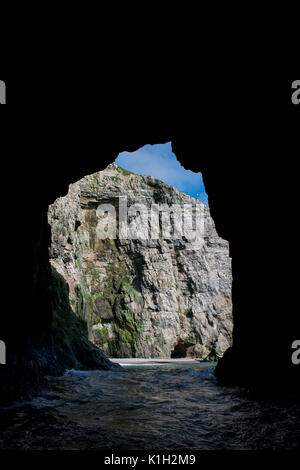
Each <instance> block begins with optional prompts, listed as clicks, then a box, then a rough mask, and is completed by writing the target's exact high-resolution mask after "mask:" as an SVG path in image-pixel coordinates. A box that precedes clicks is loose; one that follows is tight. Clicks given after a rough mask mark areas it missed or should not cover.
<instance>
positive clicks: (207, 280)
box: [48, 164, 233, 360]
mask: <svg viewBox="0 0 300 470" xmlns="http://www.w3.org/2000/svg"><path fill="white" fill-rule="evenodd" d="M120 197H121V198H124V197H126V198H127V204H128V207H132V206H133V205H134V204H140V203H143V204H144V206H145V207H147V208H149V210H150V207H151V205H152V204H153V203H155V204H159V205H164V204H165V205H166V206H171V205H174V204H175V205H177V206H181V207H183V205H184V204H193V206H194V207H195V208H199V210H200V213H201V217H202V221H203V226H204V237H203V236H202V235H203V234H199V236H198V235H197V236H196V237H195V238H194V239H189V238H186V237H185V236H182V237H181V238H175V237H173V238H172V236H170V237H164V236H163V234H161V233H160V234H159V236H158V237H157V238H155V237H154V238H151V236H149V233H150V232H149V224H147V223H146V224H140V233H142V234H143V231H144V235H145V236H144V237H143V236H142V237H139V238H137V239H132V238H120V237H119V236H118V235H120V233H119V234H118V228H117V236H116V238H106V239H103V238H102V239H101V238H99V236H98V235H99V230H98V228H99V222H101V218H102V217H101V215H100V216H99V212H98V211H97V209H98V207H99V205H101V204H110V205H112V206H113V207H115V210H116V215H117V216H118V215H119V207H120V206H119V205H120ZM140 215H141V214H140ZM48 220H49V224H50V225H51V231H52V243H51V248H50V260H51V264H52V266H53V267H54V268H55V269H56V271H57V272H58V273H59V274H60V275H61V276H62V277H63V278H64V280H65V281H66V283H67V284H68V286H69V299H70V305H71V307H72V310H73V312H74V313H75V315H76V316H77V317H78V318H79V319H81V320H83V321H84V322H85V323H86V324H87V330H88V337H89V339H90V340H91V341H92V342H93V343H94V344H95V345H96V346H98V347H99V348H100V349H102V350H103V351H104V352H105V353H106V354H107V355H108V356H109V357H161V358H164V357H180V356H181V357H182V356H191V357H197V358H200V359H202V360H205V359H216V358H218V357H221V356H222V355H223V353H224V351H225V350H226V349H227V348H228V347H229V346H230V345H231V335H232V327H233V325H232V304H231V283H232V278H231V259H230V258H229V249H228V243H227V242H226V241H225V240H223V239H221V238H220V237H219V236H218V234H217V233H216V230H215V226H214V222H213V220H212V218H211V216H210V212H209V208H208V207H207V206H206V205H204V204H203V203H202V202H200V201H198V200H195V199H193V198H191V197H190V196H187V195H186V194H183V193H180V192H179V191H178V190H177V189H175V188H173V187H170V186H169V185H167V184H166V183H163V182H162V181H159V180H156V179H155V178H153V177H151V176H143V175H136V174H133V173H131V172H128V171H126V170H123V169H122V168H120V167H118V166H117V165H115V164H111V165H109V167H107V169H106V170H104V171H101V172H98V173H95V174H92V175H89V176H86V177H85V178H83V179H81V180H80V181H78V182H77V183H74V184H72V185H70V186H69V192H68V194H67V195H66V196H65V197H61V198H59V199H57V200H56V201H55V203H54V204H52V205H51V206H50V207H49V213H48ZM128 220H129V222H130V223H134V217H131V218H130V217H129V219H128ZM136 220H137V219H136ZM140 220H141V219H140ZM160 220H161V219H160ZM170 220H171V227H172V228H173V229H174V220H173V219H172V217H171V219H170ZM172 220H173V222H172ZM150 235H151V234H150ZM200 235H201V236H200Z"/></svg>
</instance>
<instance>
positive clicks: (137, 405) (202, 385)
mask: <svg viewBox="0 0 300 470" xmlns="http://www.w3.org/2000/svg"><path fill="white" fill-rule="evenodd" d="M213 366H214V364H209V363H207V364H203V363H201V364H200V363H199V364H190V365H187V364H180V365H178V364H176V365H174V366H171V365H168V364H163V365H159V366H158V365H153V366H149V365H147V366H137V367H123V368H122V369H120V370H112V371H89V372H83V371H74V370H73V371H67V373H66V374H65V375H64V376H62V377H49V378H48V385H47V387H45V388H44V389H43V390H42V392H41V393H40V394H39V395H37V396H36V397H34V398H33V399H32V400H30V401H27V402H24V403H21V404H15V405H14V406H12V407H9V408H6V409H2V410H0V429H1V432H0V436H1V437H0V449H15V450H17V449H20V450H46V449H47V450H107V449H113V450H141V449H142V450H151V449H156V450H158V449H161V450H168V449H170V450H180V449H186V450H187V449H189V450H259V449H295V448H297V447H299V443H300V409H299V405H296V404H294V405H288V406H286V405H285V406H283V405H279V404H276V403H271V402H269V401H258V400H253V399H250V398H249V397H248V396H247V393H246V391H245V390H242V389H238V388H227V387H222V386H219V385H217V382H216V378H215V376H214V373H213Z"/></svg>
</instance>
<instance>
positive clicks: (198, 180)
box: [115, 142, 208, 205]
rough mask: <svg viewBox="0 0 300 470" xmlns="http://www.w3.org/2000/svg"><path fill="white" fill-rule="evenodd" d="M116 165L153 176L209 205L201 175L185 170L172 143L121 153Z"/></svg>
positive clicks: (146, 146) (147, 146)
mask: <svg viewBox="0 0 300 470" xmlns="http://www.w3.org/2000/svg"><path fill="white" fill-rule="evenodd" d="M115 162H116V164H117V165H119V166H121V167H122V168H125V169H126V170H129V171H133V172H134V173H137V174H140V175H151V176H154V177H155V178H157V179H160V180H162V181H165V182H166V183H168V184H169V185H171V186H175V188H177V189H178V190H179V191H182V192H183V193H186V194H189V195H190V196H193V197H194V198H196V199H200V201H202V202H204V203H205V204H206V205H208V199H207V194H206V192H205V188H204V184H203V179H202V175H201V173H194V172H193V171H191V170H185V169H184V168H183V166H181V164H180V163H179V161H178V160H177V158H176V155H175V154H174V153H173V152H172V146H171V142H168V143H166V144H156V145H145V146H144V147H142V148H140V149H138V150H136V151H135V152H121V153H120V154H119V155H118V157H117V158H116V160H115Z"/></svg>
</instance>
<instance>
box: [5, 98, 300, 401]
mask: <svg viewBox="0 0 300 470" xmlns="http://www.w3.org/2000/svg"><path fill="white" fill-rule="evenodd" d="M263 100H264V95H259V96H257V97H256V98H255V100H253V104H252V108H251V109H252V110H253V113H254V111H255V110H256V109H258V105H259V103H260V104H261V103H262V102H263ZM227 104H229V103H227ZM268 104H270V103H268ZM172 113H173V109H172V108H171V109H169V110H168V112H167V113H165V114H163V115H162V116H160V119H159V122H157V120H156V121H155V122H153V121H151V122H150V121H149V120H148V121H146V120H145V121H144V122H143V129H144V132H140V131H137V132H134V131H132V129H134V128H135V126H138V125H137V123H135V125H134V124H131V125H127V130H128V129H130V130H129V131H127V132H126V131H125V130H124V129H123V130H124V132H122V133H118V132H117V130H116V129H115V130H114V131H113V132H112V131H110V133H109V132H106V130H105V129H104V128H101V127H100V128H99V127H98V125H96V124H95V123H94V122H93V123H92V124H91V120H90V119H89V120H88V126H87V127H85V123H84V119H83V118H80V119H78V122H77V121H76V119H75V118H74V120H71V118H70V117H68V124H69V126H68V127H66V126H65V125H64V119H65V117H64V116H62V117H61V118H60V120H59V123H58V122H56V123H55V124H54V123H52V127H51V129H50V130H49V129H48V128H47V129H46V128H45V129H39V133H38V137H37V135H36V129H33V130H32V131H29V132H25V131H23V132H22V131H20V133H19V141H11V153H12V154H15V155H18V154H19V153H20V149H21V148H22V149H26V152H27V153H28V156H27V157H26V158H18V159H11V161H7V163H6V167H5V175H6V176H7V178H8V187H9V190H7V191H5V192H4V195H5V200H4V204H3V211H2V219H3V220H5V229H4V230H2V233H1V246H2V247H3V248H4V249H3V253H2V256H3V266H5V268H4V267H3V270H4V273H5V276H4V280H3V286H2V287H3V292H4V293H5V294H4V295H3V302H2V303H3V309H2V311H3V313H2V321H1V331H0V339H1V340H4V341H5V342H6V345H7V365H6V366H0V378H1V386H0V390H1V391H2V392H1V394H2V395H1V396H2V398H3V397H4V396H5V397H6V398H7V397H8V396H11V397H15V396H18V395H19V394H20V393H23V392H24V393H25V391H26V390H27V391H28V390H31V389H32V387H33V386H34V384H37V383H39V381H40V380H42V377H43V375H44V373H45V372H49V371H50V372H53V373H59V370H58V369H60V367H58V368H56V367H55V366H54V367H53V363H52V360H53V338H52V335H51V326H50V325H51V319H52V313H51V308H50V303H51V302H50V301H49V289H48V287H49V275H50V274H49V262H48V254H47V249H48V243H49V242H48V240H49V228H48V226H47V222H46V214H47V207H48V205H49V204H50V203H52V202H53V201H54V200H55V199H56V198H57V197H58V196H61V195H65V194H66V193H67V187H68V184H69V183H71V182H75V181H77V180H78V179H80V178H81V177H83V176H85V175H87V174H89V173H92V172H95V171H98V170H101V169H103V168H105V167H106V166H107V164H108V163H110V162H112V161H113V160H114V159H115V158H116V156H117V155H118V153H119V152H121V151H123V150H127V151H133V150H136V149H137V148H140V147H142V146H143V145H145V144H149V143H152V144H155V143H162V142H167V141H172V146H173V151H174V153H175V154H176V155H177V158H178V159H179V161H180V162H181V163H182V164H183V166H184V167H185V168H189V169H191V170H193V171H201V172H202V175H203V179H204V184H205V187H206V191H207V193H208V195H209V204H210V210H211V214H212V217H213V219H214V221H215V223H216V228H217V231H218V234H219V235H220V236H221V237H222V238H224V239H226V240H228V241H229V243H230V254H231V257H232V269H233V314H234V325H235V326H234V335H233V347H232V348H231V349H230V350H228V352H227V353H225V356H224V358H223V359H222V360H221V361H220V362H219V364H218V367H217V375H218V377H219V379H220V380H221V381H222V382H226V383H238V384H246V385H249V386H252V385H254V386H259V387H262V388H263V387H266V388H268V389H272V388H273V389H274V388H277V389H280V390H281V389H282V388H284V389H285V390H287V391H291V390H293V389H295V387H296V386H297V384H298V382H297V380H298V369H297V367H296V366H294V365H292V363H291V344H292V341H294V340H295V339H297V333H298V332H299V315H298V313H297V311H296V310H295V308H294V306H293V305H292V303H291V301H290V297H287V296H283V297H282V296H280V292H282V291H284V290H285V289H287V290H288V291H289V292H291V291H294V292H295V291H296V290H297V286H296V285H295V282H294V281H293V279H291V278H289V279H286V277H285V275H284V271H283V268H282V267H280V266H279V265H280V260H282V258H283V257H285V256H287V257H290V256H292V257H293V249H292V243H291V244H288V243H283V242H282V239H281V236H280V237H278V232H280V233H279V234H280V235H281V233H282V230H284V227H286V225H287V222H286V221H287V220H289V221H290V223H292V221H293V214H292V212H291V213H290V212H289V209H288V207H287V204H286V201H288V200H291V198H290V199H289V196H288V194H289V193H288V192H286V193H285V197H284V200H282V198H281V197H280V196H281V195H280V193H278V191H277V190H276V185H277V183H276V182H278V181H284V180H285V181H287V180H288V179H290V181H293V171H291V168H292V167H291V166H290V165H291V161H292V159H293V158H295V156H296V155H295V152H294V150H293V144H295V136H296V135H297V132H298V128H297V125H296V123H295V124H293V123H292V122H290V125H289V126H288V127H287V126H285V127H284V125H285V123H284V119H285V118H284V116H283V117H282V116H281V115H280V114H279V113H278V112H277V110H276V108H275V107H273V108H272V107H271V108H268V109H267V108H263V109H260V110H259V113H257V114H256V119H255V120H249V119H248V121H246V122H244V120H243V119H241V118H240V116H244V114H243V113H242V114H241V109H240V105H237V104H235V108H234V118H233V119H231V120H230V121H229V122H226V119H227V114H226V109H225V110H224V111H223V112H222V114H221V115H220V113H219V112H218V111H216V108H213V109H212V110H211V113H210V115H209V116H208V117H207V124H206V126H205V127H203V126H200V125H199V126H198V125H195V124H194V125H189V126H187V124H186V123H185V122H184V121H183V120H182V119H177V115H176V112H174V113H173V114H174V115H175V118H174V115H173V117H172V116H171V115H172ZM152 116H153V114H152ZM212 117H213V119H212ZM23 119H24V116H23ZM16 120H17V119H16V117H15V121H16ZM168 121H169V123H170V122H171V121H172V123H174V125H173V126H170V125H167V124H166V123H168ZM24 122H25V121H24ZM7 125H12V122H10V120H9V119H8V122H7ZM14 125H15V126H17V128H18V129H21V128H22V125H23V121H21V120H20V122H18V123H17V124H16V122H15V123H14ZM123 127H124V126H123ZM137 128H138V129H140V128H141V124H140V125H139V127H137ZM26 129H27V128H26ZM147 129H151V130H150V131H147ZM156 129H159V130H156ZM162 129H163V132H162ZM167 129H170V132H169V133H168V131H167ZM177 130H178V131H177ZM50 131H51V132H50ZM95 149H96V150H95ZM275 154H276V155H278V154H279V155H281V156H282V158H283V159H284V161H285V165H281V166H279V165H278V164H277V163H276V160H275V159H274V155H275ZM285 169H287V171H286V172H285ZM295 176H296V175H295ZM270 181H271V182H272V181H274V182H275V183H274V185H269V183H270ZM296 182H297V181H296V178H295V181H294V183H295V184H296ZM266 187H267V188H268V190H267V191H266ZM280 215H283V218H282V217H281V218H280ZM298 336H299V335H298ZM62 366H63V365H62ZM55 369H57V370H55ZM24 370H25V371H26V373H24ZM278 371H280V380H279V378H278Z"/></svg>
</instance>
